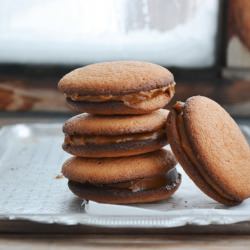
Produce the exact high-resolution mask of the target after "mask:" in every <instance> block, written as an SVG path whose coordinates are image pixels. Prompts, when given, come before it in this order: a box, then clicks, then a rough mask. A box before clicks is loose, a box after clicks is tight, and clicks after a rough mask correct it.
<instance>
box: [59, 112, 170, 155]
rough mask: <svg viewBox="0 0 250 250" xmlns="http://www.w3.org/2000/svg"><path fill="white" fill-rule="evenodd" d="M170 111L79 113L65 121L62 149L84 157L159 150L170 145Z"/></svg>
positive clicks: (134, 153)
mask: <svg viewBox="0 0 250 250" xmlns="http://www.w3.org/2000/svg"><path fill="white" fill-rule="evenodd" d="M168 113H169V112H168V111H167V110H163V109H161V110H157V111H154V112H152V113H150V114H145V115H138V116H132V115H131V116H94V115H89V114H80V115H77V116H74V117H72V118H71V119H69V120H68V121H66V122H65V124H64V126H63V132H64V133H65V140H64V143H63V149H64V150H65V151H66V152H68V153H70V154H73V155H76V156H81V157H92V158H93V157H95V158H100V157H121V156H129V155H136V154H142V153H147V152H151V151H155V150H158V149H160V148H162V147H163V146H165V145H166V144H167V136H166V133H165V124H166V121H167V116H168Z"/></svg>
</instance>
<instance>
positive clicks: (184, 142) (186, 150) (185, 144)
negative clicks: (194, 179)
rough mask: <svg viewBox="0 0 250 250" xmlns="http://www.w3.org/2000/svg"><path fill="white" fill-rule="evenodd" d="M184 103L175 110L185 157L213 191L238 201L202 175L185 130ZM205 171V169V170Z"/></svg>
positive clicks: (225, 197) (175, 107) (176, 106)
mask: <svg viewBox="0 0 250 250" xmlns="http://www.w3.org/2000/svg"><path fill="white" fill-rule="evenodd" d="M184 105H185V104H184V103H183V102H177V103H176V104H175V105H174V107H173V108H174V109H175V111H176V113H177V118H176V128H177V131H178V134H179V137H180V141H181V142H180V143H181V148H182V151H183V153H184V155H185V156H186V157H187V159H189V161H190V163H191V164H192V165H193V166H195V169H196V170H197V171H198V173H199V175H200V176H201V178H202V179H203V181H204V182H205V183H206V184H207V185H208V186H209V187H210V188H211V189H212V190H214V192H215V193H216V194H217V195H219V196H221V197H222V198H223V199H227V200H229V201H231V202H232V201H236V200H235V198H233V197H232V196H230V195H228V194H226V193H225V192H224V190H222V189H221V187H219V186H218V185H216V183H212V180H211V178H210V177H209V175H208V173H206V176H204V174H202V172H201V170H200V169H201V164H200V162H199V161H198V159H197V158H196V157H195V153H194V152H193V150H192V148H191V146H190V143H189V141H188V137H187V135H186V130H185V125H184V120H183V108H184ZM204 171H205V169H204Z"/></svg>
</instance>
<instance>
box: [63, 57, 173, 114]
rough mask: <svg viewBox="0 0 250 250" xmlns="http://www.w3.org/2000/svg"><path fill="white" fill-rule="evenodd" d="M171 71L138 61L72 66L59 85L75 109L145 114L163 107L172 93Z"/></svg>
mask: <svg viewBox="0 0 250 250" xmlns="http://www.w3.org/2000/svg"><path fill="white" fill-rule="evenodd" d="M174 86H175V82H174V78H173V75H172V74H171V73H170V72H169V71H168V70H167V69H165V68H163V67H161V66H159V65H156V64H152V63H148V62H139V61H116V62H105V63H96V64H92V65H88V66H85V67H82V68H78V69H75V70H73V71H72V72H70V73H68V74H67V75H65V76H64V77H63V78H62V79H61V80H60V82H59V84H58V88H59V90H60V91H62V92H63V93H64V94H65V95H66V98H67V103H68V104H69V106H70V107H71V108H72V109H73V110H74V111H76V112H79V113H83V112H87V113H90V114H103V115H112V114H145V113H150V112H152V111H154V110H157V109H159V108H163V107H164V106H165V105H166V104H167V103H168V102H169V101H170V100H171V98H172V97H173V95H174Z"/></svg>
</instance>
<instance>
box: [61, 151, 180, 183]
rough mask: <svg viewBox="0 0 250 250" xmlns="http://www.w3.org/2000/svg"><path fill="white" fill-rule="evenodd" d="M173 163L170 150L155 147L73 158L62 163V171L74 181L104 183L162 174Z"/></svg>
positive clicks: (174, 163)
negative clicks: (134, 153) (139, 152)
mask: <svg viewBox="0 0 250 250" xmlns="http://www.w3.org/2000/svg"><path fill="white" fill-rule="evenodd" d="M175 165H176V160H175V157H174V156H173V154H172V153H171V152H170V151H167V150H158V151H155V152H151V153H147V154H142V155H137V156H130V157H120V158H100V159H90V158H80V157H72V158H70V159H68V160H67V161H66V162H65V163H64V165H63V167H62V172H63V175H64V176H65V177H66V178H68V179H69V180H73V181H76V182H80V183H85V182H89V183H96V184H97V183H100V184H105V183H117V182H122V181H129V180H134V179H138V178H145V177H151V176H159V175H164V174H166V173H167V172H168V171H169V170H171V169H172V168H174V167H175Z"/></svg>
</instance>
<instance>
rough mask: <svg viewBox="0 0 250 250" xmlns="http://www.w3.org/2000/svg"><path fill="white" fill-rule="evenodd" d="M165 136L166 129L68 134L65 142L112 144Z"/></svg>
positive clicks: (74, 143) (78, 144)
mask: <svg viewBox="0 0 250 250" xmlns="http://www.w3.org/2000/svg"><path fill="white" fill-rule="evenodd" d="M164 136H165V131H164V129H161V130H159V131H155V132H149V133H142V134H130V135H118V136H89V135H67V134H65V139H64V143H65V144H67V145H72V146H82V145H86V144H98V145H100V144H112V143H122V142H128V141H141V140H156V139H159V138H162V137H164Z"/></svg>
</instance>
